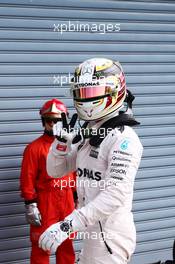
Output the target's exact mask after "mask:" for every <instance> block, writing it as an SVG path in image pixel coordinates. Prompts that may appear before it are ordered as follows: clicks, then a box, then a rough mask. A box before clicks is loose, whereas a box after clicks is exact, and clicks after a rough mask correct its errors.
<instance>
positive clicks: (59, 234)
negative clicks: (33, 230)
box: [39, 210, 86, 253]
mask: <svg viewBox="0 0 175 264" xmlns="http://www.w3.org/2000/svg"><path fill="white" fill-rule="evenodd" d="M81 218H82V217H81V215H80V213H79V212H78V211H77V210H74V211H73V212H72V214H70V215H69V216H67V217H66V218H65V220H64V221H61V222H58V223H56V224H53V225H51V226H50V227H49V228H47V229H46V231H45V232H44V233H43V234H42V235H41V236H40V238H39V247H40V248H42V249H43V250H45V251H50V253H55V252H56V250H57V248H58V247H59V246H60V245H61V244H62V243H63V242H64V241H65V240H66V239H67V238H68V237H69V238H71V234H73V233H74V232H76V231H83V230H85V229H86V225H85V223H84V221H83V220H82V219H81Z"/></svg>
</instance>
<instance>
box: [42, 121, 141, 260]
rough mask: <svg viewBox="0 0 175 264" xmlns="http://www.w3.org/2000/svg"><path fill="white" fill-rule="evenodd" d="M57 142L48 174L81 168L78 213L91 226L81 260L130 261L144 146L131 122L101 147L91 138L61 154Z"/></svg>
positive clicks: (78, 187)
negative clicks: (135, 188)
mask: <svg viewBox="0 0 175 264" xmlns="http://www.w3.org/2000/svg"><path fill="white" fill-rule="evenodd" d="M57 143H58V142H57V140H55V142H54V143H53V144H52V147H51V149H50V151H49V155H48V158H47V170H48V174H49V175H52V177H62V175H65V174H67V173H68V172H69V171H74V170H76V171H77V191H78V197H79V203H80V208H79V209H78V212H79V213H80V214H79V216H80V217H81V218H82V222H85V223H86V225H87V229H86V230H85V232H84V233H81V234H82V236H81V237H82V238H84V241H83V249H82V252H81V254H80V259H79V262H78V263H80V264H90V263H91V264H125V263H127V262H128V261H129V260H130V257H131V255H132V253H133V252H134V249H135V244H136V231H135V225H134V221H133V214H132V212H131V209H132V199H133V185H134V179H135V176H136V172H137V170H138V167H139V163H140V160H141V156H142V150H143V147H142V144H141V143H140V140H139V138H138V136H137V135H136V133H135V132H134V130H133V129H132V128H131V127H129V126H124V127H123V129H120V128H115V129H113V130H112V131H111V132H110V133H108V135H107V136H106V137H105V138H104V140H103V141H102V143H101V144H100V146H99V147H97V148H95V147H92V146H91V145H90V144H89V139H85V140H84V142H83V143H82V142H81V143H80V144H78V143H77V144H76V146H75V145H72V150H71V151H70V153H68V154H67V155H65V156H60V155H59V153H58V152H57V149H56V144H57Z"/></svg>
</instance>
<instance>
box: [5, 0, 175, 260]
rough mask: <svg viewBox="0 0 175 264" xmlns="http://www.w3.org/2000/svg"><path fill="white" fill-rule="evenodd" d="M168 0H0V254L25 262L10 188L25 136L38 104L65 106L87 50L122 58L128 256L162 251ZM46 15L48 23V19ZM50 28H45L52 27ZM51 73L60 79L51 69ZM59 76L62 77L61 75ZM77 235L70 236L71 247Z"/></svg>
mask: <svg viewBox="0 0 175 264" xmlns="http://www.w3.org/2000/svg"><path fill="white" fill-rule="evenodd" d="M173 2H174V1H164V2H163V1H102V0H101V1H99V0H98V1H80V0H77V1H73V0H68V1H63V0H58V1H56V0H50V1H48V0H1V1H0V191H1V193H0V204H1V207H0V238H1V240H0V263H3V264H5V263H6V264H9V263H12V264H13V263H18V264H19V263H20V264H23V263H25V264H26V263H28V261H27V259H28V257H29V239H28V227H27V225H26V223H25V219H24V207H23V202H22V201H21V199H20V197H19V191H18V189H19V182H18V179H19V171H20V163H21V154H22V151H23V149H24V147H25V145H26V144H27V143H28V142H30V141H31V140H33V139H35V138H36V137H37V136H38V135H39V134H40V132H41V129H42V128H41V124H40V120H39V115H38V109H39V107H40V106H41V105H42V103H43V102H44V101H45V100H47V99H48V98H53V97H59V98H60V99H62V100H63V101H64V102H65V103H66V105H67V106H68V107H69V109H70V111H71V110H73V105H72V100H71V98H70V97H69V93H68V83H67V84H65V85H63V86H62V87H61V86H60V84H59V83H58V78H55V77H54V76H57V77H58V75H61V74H62V75H64V76H66V78H68V76H69V72H70V73H72V71H73V68H74V66H75V65H76V64H77V63H79V62H81V61H82V60H85V59H87V58H90V57H94V56H99V57H100V56H104V57H108V58H113V59H118V60H120V61H121V62H122V64H123V66H124V70H125V72H126V74H127V82H128V88H129V89H131V90H132V91H133V92H134V94H135V95H136V100H135V114H136V116H137V118H138V119H139V120H140V121H141V123H142V126H141V127H139V128H138V129H137V131H138V133H139V135H140V136H141V140H142V142H143V144H144V146H145V151H144V157H143V161H142V163H141V168H140V170H139V173H138V175H137V179H136V185H135V196H134V200H135V201H134V212H135V220H136V224H137V231H138V244H137V248H136V253H135V255H134V257H133V259H132V264H140V263H149V262H151V261H155V260H158V259H161V258H162V259H166V258H168V257H169V258H170V257H171V247H172V243H173V239H174V238H175V228H174V226H175V196H174V193H175V191H174V189H175V126H174V124H175V107H174V103H175V88H174V85H175V74H174V73H175V45H174V43H175V34H174V33H175V24H174V22H175V3H173ZM68 21H70V22H73V21H74V22H73V23H74V24H79V23H89V25H90V23H91V25H92V24H94V23H97V24H98V28H99V29H100V30H102V28H103V26H101V28H100V26H99V24H100V23H101V24H105V25H106V24H109V23H110V24H111V23H112V24H113V25H115V24H116V23H117V24H118V23H119V24H120V32H109V33H106V34H102V31H101V32H77V30H76V32H66V33H64V34H60V32H58V30H56V27H55V26H56V25H58V24H60V23H64V22H66V23H68ZM54 24H55V26H54ZM54 28H55V31H54ZM59 80H60V79H59ZM64 80H65V79H64ZM78 247H79V244H78V243H76V248H78Z"/></svg>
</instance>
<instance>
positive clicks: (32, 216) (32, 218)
mask: <svg viewBox="0 0 175 264" xmlns="http://www.w3.org/2000/svg"><path fill="white" fill-rule="evenodd" d="M25 208H26V213H25V216H26V220H27V222H28V223H29V224H31V225H35V226H40V225H41V214H40V212H39V210H38V207H37V204H36V203H31V204H26V205H25Z"/></svg>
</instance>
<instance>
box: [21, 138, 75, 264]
mask: <svg viewBox="0 0 175 264" xmlns="http://www.w3.org/2000/svg"><path fill="white" fill-rule="evenodd" d="M53 140H54V137H52V136H48V135H46V134H44V135H42V136H41V137H39V138H38V139H36V140H35V141H33V142H32V143H30V144H29V145H28V146H27V147H26V149H25V151H24V155H23V162H22V168H21V177H20V189H21V196H22V197H23V198H24V200H25V201H29V200H36V202H37V205H38V209H39V211H40V213H41V218H42V220H41V223H42V225H41V226H39V227H38V226H34V225H31V226H30V239H31V242H32V250H31V262H30V263H31V264H49V252H48V253H47V252H45V251H43V250H42V249H40V248H39V247H38V239H39V237H40V235H41V234H42V233H43V232H44V231H45V229H47V228H48V227H49V226H50V225H52V224H54V223H56V222H58V221H61V220H63V219H64V218H65V217H66V216H67V215H69V214H70V213H71V212H72V210H73V209H74V201H73V191H74V190H75V186H74V183H75V181H74V180H75V178H74V177H75V174H74V173H70V174H68V175H66V176H64V177H63V178H61V179H54V178H51V177H50V176H48V174H47V172H46V157H47V154H48V151H49V148H50V145H51V143H52V142H53ZM61 181H62V182H61ZM61 183H62V184H61ZM70 186H72V187H73V188H71V187H70ZM74 262H75V253H74V249H73V245H72V240H69V239H67V240H66V241H65V242H64V243H63V244H62V245H61V246H60V247H58V250H57V252H56V264H73V263H74Z"/></svg>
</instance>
